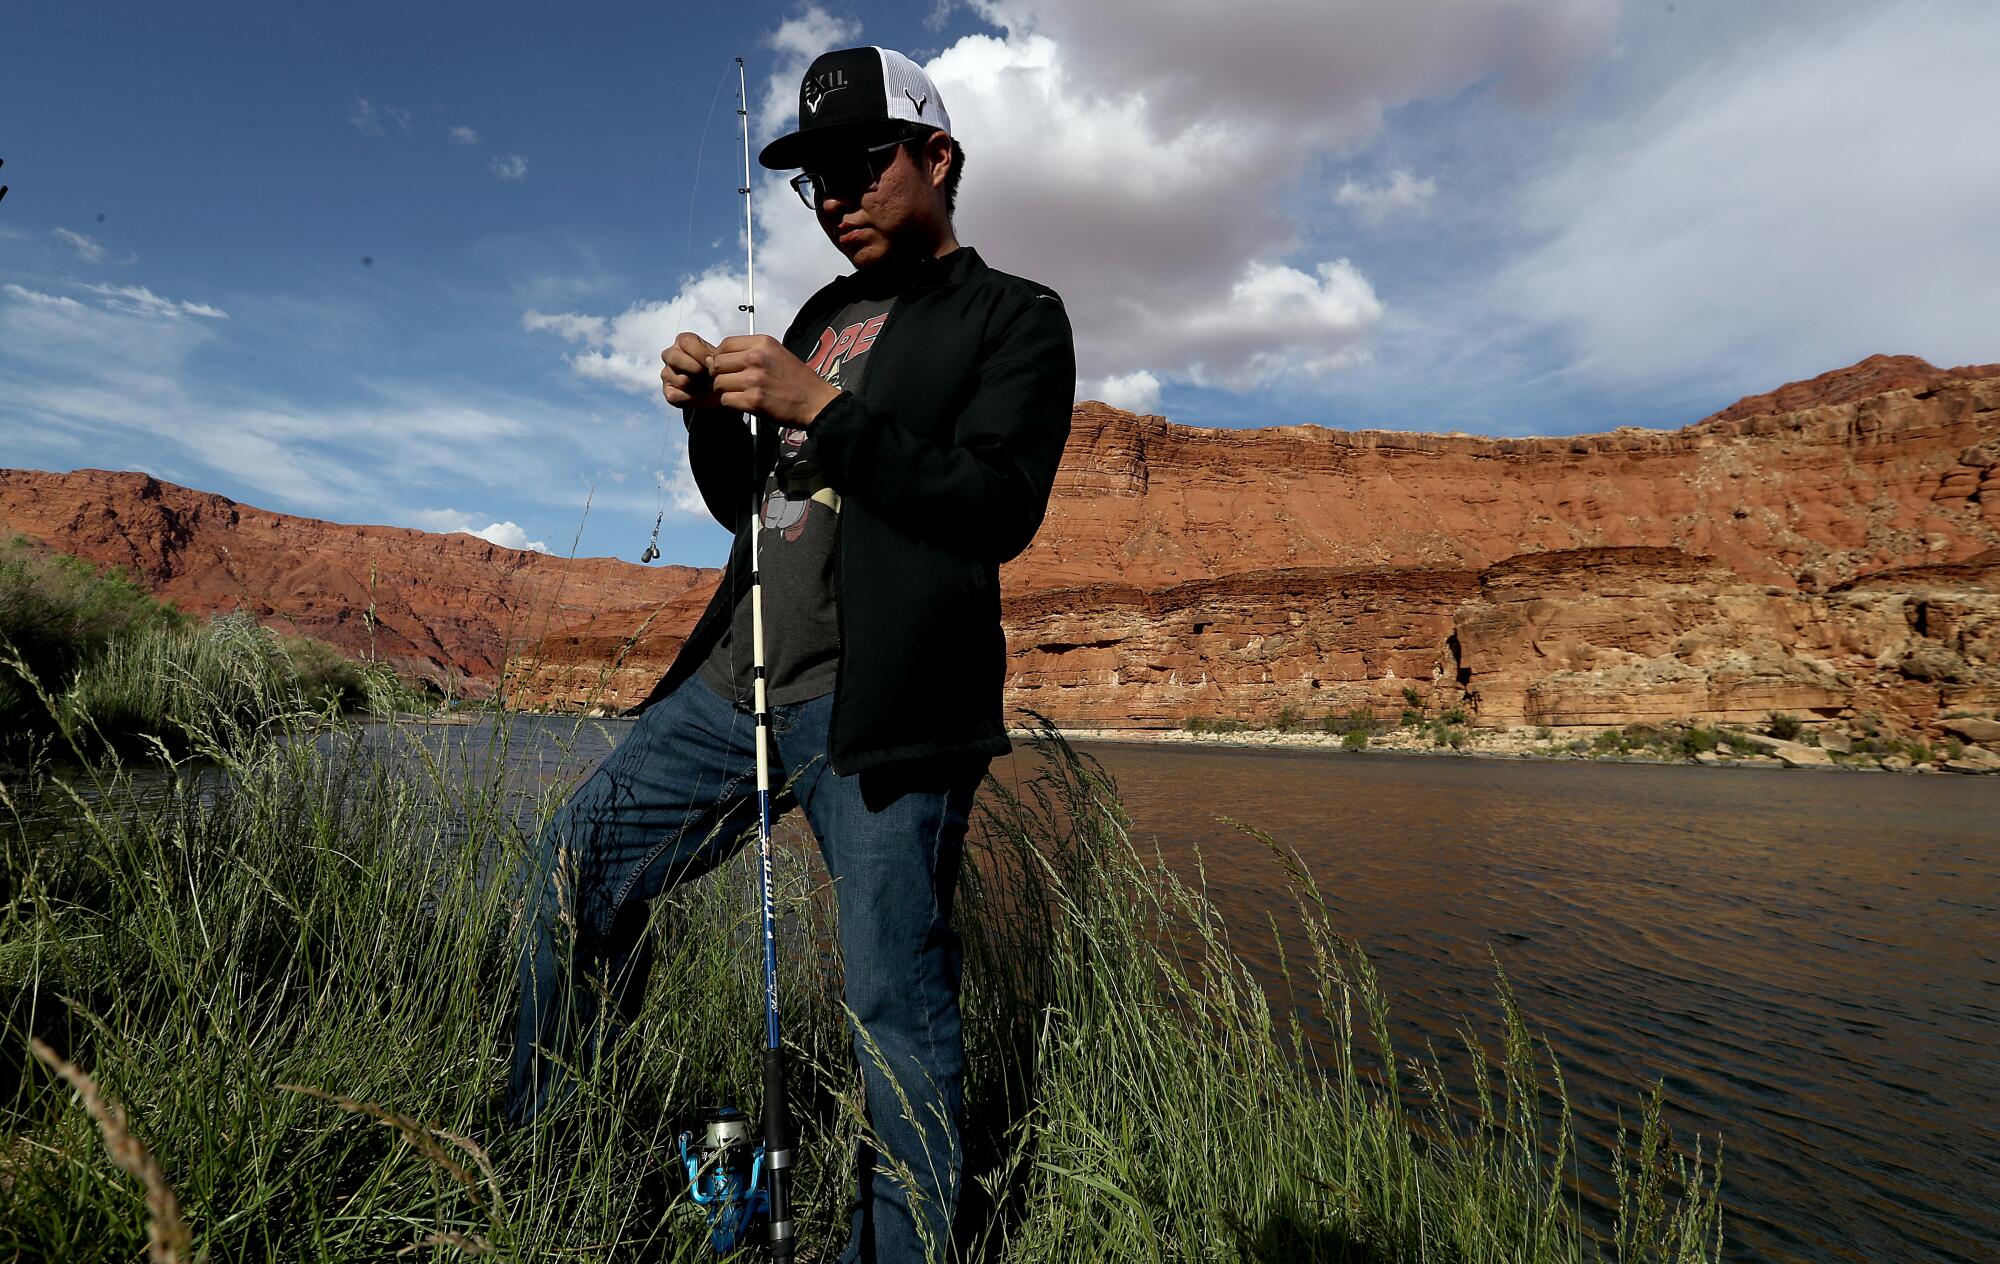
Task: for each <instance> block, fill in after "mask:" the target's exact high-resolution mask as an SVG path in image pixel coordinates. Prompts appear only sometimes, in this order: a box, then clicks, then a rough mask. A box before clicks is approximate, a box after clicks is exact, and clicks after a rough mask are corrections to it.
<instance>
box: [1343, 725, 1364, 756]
mask: <svg viewBox="0 0 2000 1264" xmlns="http://www.w3.org/2000/svg"><path fill="white" fill-rule="evenodd" d="M1340 747H1341V749H1342V750H1351V751H1354V750H1367V749H1368V731H1367V730H1366V729H1349V730H1347V735H1346V736H1345V737H1342V738H1341V739H1340Z"/></svg>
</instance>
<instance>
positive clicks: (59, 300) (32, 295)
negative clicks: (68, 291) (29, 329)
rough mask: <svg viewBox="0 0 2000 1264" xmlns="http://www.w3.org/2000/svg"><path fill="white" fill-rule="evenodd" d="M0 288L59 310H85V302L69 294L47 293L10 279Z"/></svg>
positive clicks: (26, 299)
mask: <svg viewBox="0 0 2000 1264" xmlns="http://www.w3.org/2000/svg"><path fill="white" fill-rule="evenodd" d="M0 289H4V290H5V291H6V292H7V293H9V294H12V295H13V296H14V297H15V298H18V299H20V300H22V301H23V302H27V303H34V304H36V305H37V306H41V307H53V308H56V309H58V310H71V311H78V312H81V311H83V310H85V309H84V306H83V304H81V303H79V302H77V301H76V300H75V299H73V298H70V297H68V296H67V295H63V294H45V293H43V292H42V291H40V290H31V289H28V288H27V287H25V286H20V285H15V284H14V283H13V282H12V281H9V282H8V283H7V284H6V285H4V286H0Z"/></svg>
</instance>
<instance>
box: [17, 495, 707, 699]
mask: <svg viewBox="0 0 2000 1264" xmlns="http://www.w3.org/2000/svg"><path fill="white" fill-rule="evenodd" d="M0 530H5V531H7V532H10V533H19V534H23V535H27V536H30V537H33V538H35V539H39V540H43V541H45V542H47V543H49V544H51V545H53V546H54V547H56V548H59V549H61V550H62V551H64V552H66V553H70V554H73V555H75V556H77V557H81V558H84V559H86V560H88V561H91V562H94V563H97V564H99V565H109V566H116V567H119V568H122V569H123V570H124V571H126V572H127V573H128V574H130V575H131V576H132V577H133V578H134V579H136V580H138V581H139V582H140V583H143V584H146V585H148V586H149V587H150V588H151V589H152V590H153V591H154V592H155V593H157V594H159V595H160V596H163V597H166V598H168V599H170V600H172V601H173V602H175V603H176V604H178V605H179V606H180V607H181V608H182V609H184V610H187V611H190V612H191V613H196V614H213V613H217V612H221V611H227V610H237V609H242V610H247V611H249V612H251V613H252V614H254V615H255V616H256V617H257V618H258V619H260V620H262V621H263V622H265V623H267V624H270V625H271V626H273V627H276V628H278V629H280V630H281V631H285V632H295V633H302V634H305V635H310V636H316V637H319V638H320V639H322V640H325V641H329V642H331V643H333V644H334V645H337V646H340V647H341V648H342V649H344V650H346V651H348V652H349V653H352V654H356V655H365V654H372V655H374V656H375V657H379V658H381V659H383V660H385V661H387V662H389V663H392V664H394V665H396V666H397V667H398V668H399V669H402V670H405V671H409V672H412V673H415V674H418V675H426V676H432V677H438V678H449V679H451V680H453V681H454V682H455V685H456V686H458V687H462V688H464V689H466V690H469V691H470V692H474V693H483V692H484V691H485V690H486V689H488V688H490V687H491V686H492V684H493V683H494V682H495V681H497V680H498V679H499V677H500V672H501V667H502V665H503V664H504V663H505V662H506V661H507V659H508V656H509V655H510V654H512V653H513V652H514V651H516V650H518V649H519V648H520V647H522V646H524V645H527V644H531V643H533V642H535V641H538V640H539V639H540V638H541V637H543V636H544V635H546V634H547V633H548V632H549V631H550V630H551V629H559V628H564V627H569V626H571V625H573V624H577V623H580V622H582V621H584V620H586V619H588V618H590V617H591V616H592V615H594V614H596V613H597V612H599V611H602V610H605V609H607V608H618V609H631V608H634V607H652V606H657V605H659V604H662V603H665V602H667V601H670V600H671V599H672V598H674V597H676V596H678V595H680V594H681V593H683V592H685V591H686V590H688V589H689V588H691V587H696V586H706V585H710V584H712V583H713V582H714V572H710V571H701V570H697V569H695V568H692V567H686V566H668V567H661V568H656V569H648V568H646V567H641V566H634V565H631V564H629V563H626V562H620V561H616V560H614V559H611V558H560V557H552V556H550V555H548V554H545V553H534V552H527V551H523V550H519V549H509V548H503V547H501V546H499V545H497V544H488V543H487V542H486V541H484V540H481V539H478V538H476V537H474V536H470V535H463V534H450V535H443V534H435V533H432V532H427V531H414V530H410V529H408V528H404V527H371V526H348V525H345V524H342V523H335V522H322V521H320V520H318V519H313V518H296V517H293V516H291V515H289V514H280V513H271V512H269V511H267V510H263V509H254V508H252V507H250V506H248V505H242V504H238V503H237V502H235V501H233V500H230V499H228V498H226V497H223V496H216V495H212V494H210V493H208V492H199V491H193V490H190V489H189V488H185V487H177V486H175V485H174V484H172V483H164V482H161V481H160V480H158V479H156V478H152V477H150V476H148V475H145V474H133V473H113V472H111V471H108V470H77V471H75V472H73V473H69V474H45V473H42V472H40V471H37V470H0ZM704 591H706V588H705V587H704ZM371 612H372V613H371Z"/></svg>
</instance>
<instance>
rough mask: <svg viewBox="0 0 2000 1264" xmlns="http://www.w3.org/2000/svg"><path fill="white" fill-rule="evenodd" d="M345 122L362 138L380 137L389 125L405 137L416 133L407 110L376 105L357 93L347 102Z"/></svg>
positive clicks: (413, 122)
mask: <svg viewBox="0 0 2000 1264" xmlns="http://www.w3.org/2000/svg"><path fill="white" fill-rule="evenodd" d="M347 121H348V123H350V124H351V125H353V127H354V130H355V131H357V132H360V133H361V134H362V135H363V136H381V135H383V134H385V133H386V132H387V131H388V130H389V126H390V125H391V124H394V125H395V128H396V130H397V131H399V132H401V133H402V134H403V135H405V136H409V135H411V134H413V133H414V132H415V131H416V122H415V120H414V119H412V118H411V117H410V112H409V111H408V110H403V109H398V108H397V107H395V106H393V105H381V104H378V103H376V102H374V101H370V100H369V99H368V98H367V97H364V96H362V95H361V94H360V93H358V92H357V93H355V94H354V96H353V97H352V98H351V99H350V100H349V102H348V106H347Z"/></svg>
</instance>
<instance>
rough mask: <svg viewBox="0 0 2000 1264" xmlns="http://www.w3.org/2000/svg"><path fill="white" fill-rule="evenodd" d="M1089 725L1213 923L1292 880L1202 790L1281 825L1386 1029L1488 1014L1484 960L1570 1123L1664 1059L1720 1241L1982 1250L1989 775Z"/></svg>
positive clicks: (1227, 806) (1994, 1035)
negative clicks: (1518, 756) (1197, 852)
mask: <svg viewBox="0 0 2000 1264" xmlns="http://www.w3.org/2000/svg"><path fill="white" fill-rule="evenodd" d="M1085 749H1087V750H1089V751H1090V753H1092V754H1094V755H1095V756H1096V757H1097V758H1099V759H1100V760H1101V761H1102V762H1103V764H1104V766H1105V768H1106V769H1107V771H1109V772H1110V773H1111V774H1112V775H1113V776H1114V777H1115V778H1116V779H1117V781H1118V785H1119V788H1120V790H1121V791H1122V794H1123V797H1124V799H1125V801H1126V804H1127V806H1128V808H1129V809H1130V812H1131V816H1132V821H1133V829H1134V833H1135V834H1136V835H1137V836H1139V837H1140V838H1141V839H1142V840H1149V841H1150V840H1157V842H1158V843H1159V845H1160V847H1161V848H1162V849H1163V850H1164V851H1165V853H1166V854H1167V855H1168V856H1169V857H1170V858H1174V857H1188V856H1190V855H1191V854H1192V852H1193V850H1194V849H1195V848H1197V847H1199V848H1200V849H1201V851H1202V853H1203V855H1204V856H1205V857H1206V859H1207V862H1208V863H1207V866H1206V869H1207V874H1208V881H1209V887H1210V891H1211V893H1212V894H1213V896H1214V898H1215V899H1216V901H1217V902H1218V904H1219V905H1220V906H1221V908H1222V909H1223V911H1224V912H1225V913H1226V914H1227V915H1229V918H1230V920H1231V921H1232V922H1233V923H1236V924H1238V925H1242V926H1244V927H1246V929H1247V928H1253V927H1256V926H1260V925H1262V924H1263V920H1264V914H1265V910H1266V909H1269V908H1272V907H1274V906H1278V905H1281V904H1282V903H1283V902H1286V900H1287V897H1286V893H1285V889H1284V883H1283V877H1282V875H1281V874H1280V873H1279V872H1278V871H1277V869H1276V867H1275V865H1274V864H1273V863H1272V862H1271V860H1270V858H1269V855H1268V852H1266V851H1265V850H1264V848H1263V847H1262V845H1261V844H1257V843H1254V842H1250V841H1249V840H1246V839H1245V838H1244V837H1243V836H1242V835H1241V834H1240V833H1239V832H1238V831H1237V830H1235V829H1234V828H1233V827H1232V826H1230V825H1228V824H1226V823H1224V822H1222V821H1219V820H1217V819H1216V818H1217V817H1221V816H1229V817H1234V818H1236V819H1238V820H1241V821H1243V822H1245V823H1248V824H1252V825H1255V826H1257V827H1258V828H1260V829H1263V830H1266V831H1268V832H1269V833H1270V834H1272V835H1273V836H1274V837H1275V838H1277V839H1279V840H1280V841H1282V842H1284V843H1286V844H1288V845H1290V846H1292V847H1294V848H1296V849H1297V850H1298V851H1299V853H1300V854H1301V855H1302V856H1303V857H1304V858H1305V860H1306V863H1307V864H1308V865H1309V866H1310V867H1311V869H1312V871H1313V873H1314V875H1315V876H1316V878H1317V880H1318V881H1319V883H1320V885H1321V887H1322V889H1323V891H1324V892H1325V894H1326V895H1327V896H1328V897H1329V899H1330V902H1331V903H1332V905H1333V908H1334V912H1335V922H1336V926H1337V928H1338V929H1339V930H1340V931H1342V933H1344V934H1346V935H1349V936H1350V937H1352V938H1354V939H1356V940H1358V941H1360V943H1361V944H1362V945H1363V946H1364V947H1365V948H1366V949H1367V950H1368V951H1369V953H1370V955H1371V956H1372V957H1373V958H1374V960H1375V962H1376V964H1377V966H1378V967H1379V968H1380V970H1381V973H1382V976H1383V980H1384V982H1385V985H1386V986H1387V988H1388V990H1389V992H1390V994H1391V1004H1392V1009H1393V1013H1394V1016H1395V1019H1396V1021H1397V1022H1398V1024H1399V1030H1398V1032H1397V1033H1396V1034H1397V1036H1398V1039H1399V1042H1400V1044H1401V1045H1402V1046H1403V1048H1404V1050H1405V1051H1406V1052H1407V1051H1413V1050H1415V1049H1416V1048H1417V1047H1418V1042H1420V1041H1421V1040H1423V1039H1425V1038H1428V1039H1431V1040H1433V1041H1435V1042H1436V1044H1437V1046H1438V1047H1439V1048H1440V1049H1445V1048H1447V1047H1448V1046H1450V1045H1452V1044H1454V1043H1456V1041H1455V1032H1456V1029H1457V1028H1458V1026H1459V1024H1460V1019H1461V1016H1464V1015H1475V1016H1485V1018H1487V1019H1490V1018H1491V1016H1492V1015H1493V1014H1494V1011H1495V1004H1494V999H1493V985H1494V979H1493V964H1492V957H1497V958H1498V960H1499V963H1500V965H1501V966H1502V967H1503V968H1504V969H1505V970H1506V973H1507V977H1508V979H1509V981H1510V982H1511V983H1512V985H1513V987H1514V989H1515V992H1516V994H1517V996H1518V997H1519V1000H1520V1003H1521V1007H1522V1009H1523V1011H1524V1012H1525V1013H1526V1015H1527V1019H1528V1022H1529V1024H1530V1026H1531V1027H1533V1028H1535V1029H1536V1030H1538V1031H1539V1032H1541V1033H1542V1034H1544V1035H1546V1037H1547V1038H1548V1041H1549V1043H1550V1044H1551V1045H1552V1046H1553V1048H1554V1050H1555V1052H1556V1055H1557V1057H1558V1058H1559V1059H1560V1060H1561V1063H1562V1068H1563V1074H1564V1076H1565V1079H1566V1081H1567V1086H1568V1090H1569V1096H1570V1100H1571V1103H1572V1106H1573V1108H1574V1109H1575V1111H1576V1115H1577V1120H1578V1132H1579V1133H1580V1134H1582V1135H1583V1136H1584V1137H1586V1138H1589V1139H1592V1141H1593V1142H1594V1143H1602V1142H1604V1141H1605V1140H1607V1139H1608V1138H1609V1136H1610V1135H1611V1133H1612V1131H1613V1121H1614V1119H1615V1113H1614V1112H1616V1111H1618V1110H1620V1109H1621V1108H1622V1110H1623V1112H1624V1116H1625V1118H1626V1119H1627V1120H1632V1119H1634V1118H1635V1117H1636V1114H1637V1108H1638V1098H1637V1090H1638V1086H1641V1085H1644V1084H1647V1083H1650V1082H1651V1081H1652V1080H1654V1079H1656V1078H1658V1079H1663V1080H1664V1083H1665V1087H1666V1092H1667V1096H1668V1099H1669V1101H1670V1102H1671V1104H1672V1110H1671V1114H1670V1118H1671V1119H1672V1120H1673V1122H1674V1123H1675V1125H1676V1128H1677V1130H1683V1131H1684V1130H1686V1129H1689V1128H1693V1129H1698V1130H1699V1131H1700V1132H1702V1133H1703V1134H1705V1135H1706V1136H1708V1137H1709V1138H1714V1137H1715V1136H1717V1135H1720V1136H1721V1137H1722V1139H1723V1141H1724V1145H1725V1156H1726V1165H1725V1171H1724V1178H1723V1201H1724V1215H1725V1222H1724V1223H1725V1235H1726V1239H1727V1244H1728V1245H1727V1251H1726V1254H1727V1257H1728V1258H1730V1259H1744V1260H1749V1259H1760V1260H1786V1261H1789V1260H1797V1261H1843V1262H1845V1261H1856V1262H1857V1264H1858V1262H1860V1261H1887V1260H1913V1261H1947V1260H1949V1261H1966V1262H1968V1264H1969V1262H1971V1261H1992V1260H1995V1259H2000V1053H1996V1049H2000V778H1990V779H1989V778H1961V777H1935V776H1932V777H1914V776H1890V775H1864V774H1843V773H1830V772H1829V773H1813V772H1797V771H1784V770H1774V769H1708V768H1699V767H1694V766H1660V765H1634V764H1611V763H1584V762H1560V763H1540V762H1528V761H1500V760H1481V759H1466V758H1435V757H1423V756H1394V755H1355V756H1343V755H1337V754H1328V753H1320V752H1298V753H1288V752H1273V751H1266V750H1229V749H1220V748H1213V747H1194V748H1189V747H1185V746H1178V745H1175V746H1167V745H1139V744H1119V745H1111V744H1103V745H1097V746H1091V747H1087V748H1085ZM1023 759H1024V757H1023V756H1021V755H1018V754H1017V755H1016V756H1014V757H1013V758H1012V759H1011V760H1010V761H1007V762H1009V763H1011V764H1013V765H1015V766H1017V767H1018V766H1020V765H1021V764H1022V763H1023ZM1265 940H1268V934H1266V935H1264V936H1262V937H1261V940H1260V938H1259V937H1258V936H1257V935H1256V934H1255V932H1254V931H1249V932H1248V933H1246V934H1244V935H1243V936H1241V937H1240V938H1239V939H1238V940H1237V943H1238V946H1239V948H1245V947H1246V946H1247V945H1250V944H1252V943H1256V942H1261V941H1265ZM1489 950H1490V952H1491V953H1492V957H1489ZM1248 955H1250V956H1251V959H1252V960H1253V962H1255V961H1256V960H1257V957H1256V955H1255V954H1254V953H1250V954H1248ZM1264 964H1266V965H1267V966H1269V965H1272V964H1274V962H1273V961H1272V960H1271V959H1270V958H1269V957H1268V956H1267V957H1266V958H1265V959H1264ZM1479 1025H1481V1026H1485V1025H1487V1024H1486V1023H1485V1022H1483V1021H1482V1022H1480V1024H1479ZM1461 1071H1462V1068H1461ZM1585 1157H1586V1159H1588V1158H1589V1157H1590V1154H1589V1152H1588V1151H1586V1155H1585Z"/></svg>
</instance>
